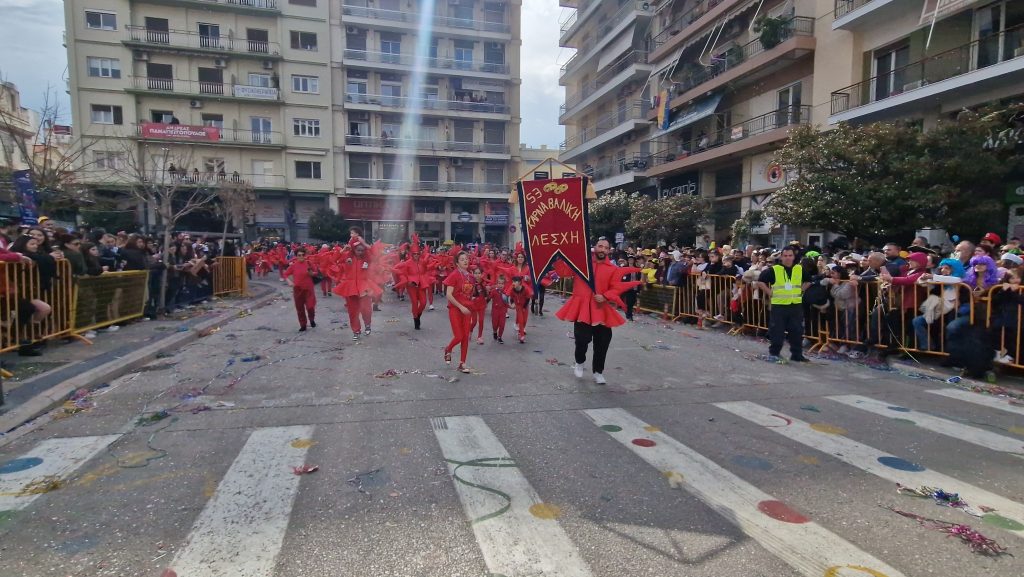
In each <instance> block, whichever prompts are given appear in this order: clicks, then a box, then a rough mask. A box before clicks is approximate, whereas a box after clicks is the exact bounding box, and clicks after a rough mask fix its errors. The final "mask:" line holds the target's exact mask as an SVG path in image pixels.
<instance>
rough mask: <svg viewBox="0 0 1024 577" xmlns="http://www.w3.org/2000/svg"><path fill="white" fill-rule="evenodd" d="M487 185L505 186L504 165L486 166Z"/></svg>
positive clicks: (492, 164) (491, 164)
mask: <svg viewBox="0 0 1024 577" xmlns="http://www.w3.org/2000/svg"><path fill="white" fill-rule="evenodd" d="M486 170H487V184H505V165H503V164H497V163H488V164H487V169H486Z"/></svg>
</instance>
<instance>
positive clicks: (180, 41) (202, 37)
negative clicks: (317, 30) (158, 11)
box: [125, 26, 281, 55]
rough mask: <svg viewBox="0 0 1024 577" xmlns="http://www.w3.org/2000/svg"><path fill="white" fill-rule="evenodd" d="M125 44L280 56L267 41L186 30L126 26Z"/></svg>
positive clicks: (279, 51) (278, 48) (273, 44)
mask: <svg viewBox="0 0 1024 577" xmlns="http://www.w3.org/2000/svg"><path fill="white" fill-rule="evenodd" d="M125 42H131V43H138V44H147V45H150V46H167V47H169V48H185V49H189V48H191V49H195V50H202V51H204V52H206V51H212V52H225V53H233V54H267V55H269V54H274V55H277V54H280V53H281V48H280V45H279V44H278V43H277V42H267V41H266V40H249V39H246V38H232V37H230V36H211V35H208V34H199V33H198V32H188V31H184V30H153V29H149V28H146V27H145V26H125Z"/></svg>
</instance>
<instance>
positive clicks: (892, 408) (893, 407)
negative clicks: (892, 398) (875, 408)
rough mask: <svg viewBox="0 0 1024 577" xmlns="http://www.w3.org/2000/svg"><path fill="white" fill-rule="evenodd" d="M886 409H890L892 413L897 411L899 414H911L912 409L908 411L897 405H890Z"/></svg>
mask: <svg viewBox="0 0 1024 577" xmlns="http://www.w3.org/2000/svg"><path fill="white" fill-rule="evenodd" d="M886 408H887V409H889V410H890V411H896V412H897V413H909V412H910V409H908V408H906V407H897V406H896V405H890V406H888V407H886Z"/></svg>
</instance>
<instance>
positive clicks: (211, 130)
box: [142, 122, 220, 142]
mask: <svg viewBox="0 0 1024 577" xmlns="http://www.w3.org/2000/svg"><path fill="white" fill-rule="evenodd" d="M142 137H143V138H159V139H163V140H191V141H194V142H217V141H218V140H220V128H217V127H216V126H190V125H188V124H163V123H160V122H143V123H142Z"/></svg>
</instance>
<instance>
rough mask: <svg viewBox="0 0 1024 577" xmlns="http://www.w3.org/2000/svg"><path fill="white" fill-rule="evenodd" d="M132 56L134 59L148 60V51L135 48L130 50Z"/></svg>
mask: <svg viewBox="0 0 1024 577" xmlns="http://www.w3.org/2000/svg"><path fill="white" fill-rule="evenodd" d="M132 57H133V58H134V59H135V60H141V61H143V62H146V61H148V60H149V52H146V51H144V50H136V51H134V52H132Z"/></svg>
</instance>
